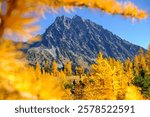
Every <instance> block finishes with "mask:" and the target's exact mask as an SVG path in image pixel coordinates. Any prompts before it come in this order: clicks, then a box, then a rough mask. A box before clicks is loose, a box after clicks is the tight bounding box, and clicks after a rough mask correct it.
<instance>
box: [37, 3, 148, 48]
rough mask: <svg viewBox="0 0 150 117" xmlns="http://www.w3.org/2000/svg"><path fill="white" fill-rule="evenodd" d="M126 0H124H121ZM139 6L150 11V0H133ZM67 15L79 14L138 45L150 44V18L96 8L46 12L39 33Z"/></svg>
mask: <svg viewBox="0 0 150 117" xmlns="http://www.w3.org/2000/svg"><path fill="white" fill-rule="evenodd" d="M120 1H124V0H120ZM131 1H132V2H133V3H134V4H135V5H137V6H138V7H140V8H142V9H144V10H146V11H148V12H149V13H150V0H131ZM62 15H65V16H67V17H70V18H71V17H73V16H74V15H79V16H81V17H83V18H85V19H90V20H91V21H93V22H95V23H97V24H99V25H102V26H103V27H104V28H105V29H108V30H110V31H111V32H113V33H114V34H116V35H118V36H120V37H121V38H122V39H125V40H127V41H129V42H132V43H134V44H136V45H140V46H142V47H144V48H147V47H148V44H150V18H147V19H144V20H141V21H135V22H133V21H132V20H131V19H128V18H124V17H122V16H118V15H110V14H106V13H102V12H101V11H99V10H96V9H92V10H91V9H87V8H82V9H78V8H76V9H75V11H74V12H70V13H69V14H68V13H66V12H65V11H64V10H62V9H61V10H59V11H58V13H57V14H56V13H50V14H46V15H45V18H43V19H41V20H40V21H39V22H38V23H39V25H40V26H41V30H40V31H39V32H38V33H43V32H44V31H45V30H46V28H48V26H50V24H52V23H53V22H54V20H55V18H56V17H57V16H62Z"/></svg>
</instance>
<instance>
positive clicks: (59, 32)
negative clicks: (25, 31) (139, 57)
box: [27, 15, 140, 68]
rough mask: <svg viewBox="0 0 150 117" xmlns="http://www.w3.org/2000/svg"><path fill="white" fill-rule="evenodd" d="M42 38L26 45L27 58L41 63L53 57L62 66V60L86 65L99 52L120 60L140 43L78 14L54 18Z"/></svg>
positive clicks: (130, 54)
mask: <svg viewBox="0 0 150 117" xmlns="http://www.w3.org/2000/svg"><path fill="white" fill-rule="evenodd" d="M41 37H42V40H41V41H40V42H36V43H34V44H32V45H30V48H29V49H28V51H27V60H28V61H29V63H30V64H32V65H34V64H35V63H36V61H38V62H39V63H41V65H44V63H45V60H48V61H49V62H50V63H51V61H52V60H54V59H55V60H56V61H57V62H58V63H59V67H62V65H63V63H64V62H65V61H66V60H70V61H72V63H73V65H79V64H80V65H83V66H84V67H86V68H88V66H89V65H90V64H91V63H93V62H95V58H96V57H97V54H98V53H99V52H100V51H102V52H103V54H104V56H105V57H109V56H110V57H113V58H115V59H119V60H121V61H124V60H125V59H127V58H128V57H129V58H131V59H133V57H134V56H135V55H136V54H137V53H138V51H139V49H140V46H137V45H134V44H132V43H130V42H128V41H126V40H123V39H121V38H120V37H119V36H117V35H115V34H113V33H112V32H110V31H108V30H106V29H104V28H103V27H102V26H100V25H98V24H96V23H94V22H92V21H90V20H88V19H83V18H81V17H80V16H77V15H76V16H74V17H73V18H68V17H65V16H61V17H57V18H56V19H55V21H54V23H52V24H51V25H50V26H49V27H48V28H47V29H46V31H45V33H44V34H42V35H41Z"/></svg>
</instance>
